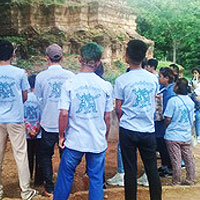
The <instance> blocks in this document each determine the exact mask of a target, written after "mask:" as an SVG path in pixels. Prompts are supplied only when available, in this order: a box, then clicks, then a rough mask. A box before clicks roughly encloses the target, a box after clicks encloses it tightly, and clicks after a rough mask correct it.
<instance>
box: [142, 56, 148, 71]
mask: <svg viewBox="0 0 200 200" xmlns="http://www.w3.org/2000/svg"><path fill="white" fill-rule="evenodd" d="M146 65H147V58H144V59H143V61H142V69H144V68H145V66H146Z"/></svg>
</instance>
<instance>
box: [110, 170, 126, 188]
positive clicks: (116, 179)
mask: <svg viewBox="0 0 200 200" xmlns="http://www.w3.org/2000/svg"><path fill="white" fill-rule="evenodd" d="M106 182H107V183H108V185H113V186H122V187H123V186H124V173H118V172H117V173H116V174H115V176H113V177H112V178H110V179H108V180H107V181H106Z"/></svg>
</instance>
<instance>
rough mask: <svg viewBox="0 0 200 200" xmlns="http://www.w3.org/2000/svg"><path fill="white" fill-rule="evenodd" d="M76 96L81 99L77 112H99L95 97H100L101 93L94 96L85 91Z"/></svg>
mask: <svg viewBox="0 0 200 200" xmlns="http://www.w3.org/2000/svg"><path fill="white" fill-rule="evenodd" d="M76 96H77V98H78V99H79V100H80V101H81V102H80V104H79V108H78V110H77V111H76V113H81V112H82V111H84V114H88V113H97V109H96V102H95V99H97V98H98V97H100V96H101V95H100V94H97V95H96V96H92V95H91V94H90V93H89V94H85V93H84V94H83V95H81V96H80V95H79V94H76Z"/></svg>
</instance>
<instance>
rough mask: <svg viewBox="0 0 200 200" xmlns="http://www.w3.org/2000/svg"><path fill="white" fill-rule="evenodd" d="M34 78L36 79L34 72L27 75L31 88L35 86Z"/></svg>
mask: <svg viewBox="0 0 200 200" xmlns="http://www.w3.org/2000/svg"><path fill="white" fill-rule="evenodd" d="M35 79H36V75H35V74H33V75H31V76H29V77H28V82H29V84H30V87H31V88H35Z"/></svg>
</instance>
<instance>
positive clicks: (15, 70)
mask: <svg viewBox="0 0 200 200" xmlns="http://www.w3.org/2000/svg"><path fill="white" fill-rule="evenodd" d="M10 67H11V68H12V71H13V72H18V73H25V70H24V69H23V68H21V67H20V66H17V65H10Z"/></svg>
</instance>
